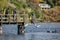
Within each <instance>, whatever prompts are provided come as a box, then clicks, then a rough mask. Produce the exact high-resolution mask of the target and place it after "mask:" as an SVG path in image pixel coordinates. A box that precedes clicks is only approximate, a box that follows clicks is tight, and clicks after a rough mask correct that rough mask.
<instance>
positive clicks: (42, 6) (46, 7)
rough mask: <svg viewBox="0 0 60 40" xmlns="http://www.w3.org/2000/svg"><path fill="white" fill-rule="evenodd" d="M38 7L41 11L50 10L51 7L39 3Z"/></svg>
mask: <svg viewBox="0 0 60 40" xmlns="http://www.w3.org/2000/svg"><path fill="white" fill-rule="evenodd" d="M39 6H40V7H41V10H45V9H50V8H51V6H50V5H49V4H45V3H39Z"/></svg>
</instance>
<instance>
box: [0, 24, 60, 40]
mask: <svg viewBox="0 0 60 40" xmlns="http://www.w3.org/2000/svg"><path fill="white" fill-rule="evenodd" d="M47 30H48V31H53V30H57V33H47ZM2 31H3V35H1V36H0V40H60V23H36V24H30V23H29V24H25V34H24V35H18V34H17V24H16V25H13V24H11V25H2Z"/></svg>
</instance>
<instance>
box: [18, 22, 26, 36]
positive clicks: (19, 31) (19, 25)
mask: <svg viewBox="0 0 60 40" xmlns="http://www.w3.org/2000/svg"><path fill="white" fill-rule="evenodd" d="M24 29H25V27H24V22H20V23H18V35H19V34H24Z"/></svg>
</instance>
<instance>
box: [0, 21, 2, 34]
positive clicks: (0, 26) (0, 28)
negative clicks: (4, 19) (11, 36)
mask: <svg viewBox="0 0 60 40" xmlns="http://www.w3.org/2000/svg"><path fill="white" fill-rule="evenodd" d="M0 35H2V25H1V22H0Z"/></svg>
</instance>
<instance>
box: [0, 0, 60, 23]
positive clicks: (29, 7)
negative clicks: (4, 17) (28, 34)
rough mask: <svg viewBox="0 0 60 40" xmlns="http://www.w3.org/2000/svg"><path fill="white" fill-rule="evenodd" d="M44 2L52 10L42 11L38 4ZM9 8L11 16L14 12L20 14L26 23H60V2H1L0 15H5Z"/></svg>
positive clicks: (30, 0)
mask: <svg viewBox="0 0 60 40" xmlns="http://www.w3.org/2000/svg"><path fill="white" fill-rule="evenodd" d="M42 2H43V3H47V4H49V5H50V6H51V8H50V9H45V10H41V7H39V6H38V4H39V3H42ZM7 8H9V11H8V13H9V14H12V13H13V12H14V13H16V14H19V16H20V17H22V18H23V19H24V22H25V23H30V22H36V23H37V22H38V23H39V22H42V23H43V22H49V23H50V22H54V23H57V22H60V12H59V11H60V0H59V1H56V0H55V1H52V0H51V1H49V0H45V1H43V0H38V1H37V0H34V1H32V0H0V14H1V13H2V14H4V11H6V9H7ZM14 10H15V11H14ZM18 20H19V19H18Z"/></svg>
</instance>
